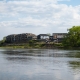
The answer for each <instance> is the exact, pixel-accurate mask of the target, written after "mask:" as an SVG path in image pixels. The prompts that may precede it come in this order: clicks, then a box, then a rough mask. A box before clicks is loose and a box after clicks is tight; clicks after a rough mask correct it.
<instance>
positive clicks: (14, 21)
mask: <svg viewBox="0 0 80 80" xmlns="http://www.w3.org/2000/svg"><path fill="white" fill-rule="evenodd" d="M79 25H80V0H0V40H1V39H3V37H5V36H7V35H10V34H20V33H33V34H36V35H38V34H47V33H50V34H52V33H66V32H67V29H69V28H71V27H72V26H79Z"/></svg>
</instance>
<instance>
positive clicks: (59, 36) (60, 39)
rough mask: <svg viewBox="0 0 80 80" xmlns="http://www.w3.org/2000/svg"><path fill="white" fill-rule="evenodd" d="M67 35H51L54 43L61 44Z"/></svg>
mask: <svg viewBox="0 0 80 80" xmlns="http://www.w3.org/2000/svg"><path fill="white" fill-rule="evenodd" d="M66 35H67V33H53V34H52V36H53V38H54V42H62V40H63V38H64V37H65V36H66Z"/></svg>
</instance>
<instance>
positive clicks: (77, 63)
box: [0, 49, 80, 80]
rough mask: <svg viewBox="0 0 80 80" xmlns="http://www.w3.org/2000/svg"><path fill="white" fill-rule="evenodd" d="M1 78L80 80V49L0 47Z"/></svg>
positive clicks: (8, 79) (0, 79)
mask: <svg viewBox="0 0 80 80" xmlns="http://www.w3.org/2000/svg"><path fill="white" fill-rule="evenodd" d="M0 80H80V50H60V49H0Z"/></svg>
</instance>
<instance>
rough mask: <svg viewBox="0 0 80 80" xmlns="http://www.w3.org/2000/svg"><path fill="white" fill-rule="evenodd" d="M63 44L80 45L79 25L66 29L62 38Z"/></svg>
mask: <svg viewBox="0 0 80 80" xmlns="http://www.w3.org/2000/svg"><path fill="white" fill-rule="evenodd" d="M63 45H64V46H71V47H80V26H73V27H72V28H70V29H68V34H67V35H66V37H65V38H64V40H63Z"/></svg>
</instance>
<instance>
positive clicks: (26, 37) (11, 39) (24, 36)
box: [6, 33, 37, 43]
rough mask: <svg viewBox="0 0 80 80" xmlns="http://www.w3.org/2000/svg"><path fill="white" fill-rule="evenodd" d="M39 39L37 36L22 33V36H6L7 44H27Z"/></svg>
mask: <svg viewBox="0 0 80 80" xmlns="http://www.w3.org/2000/svg"><path fill="white" fill-rule="evenodd" d="M35 39H37V36H36V35H35V34H32V33H22V34H12V35H8V36H6V42H10V43H13V42H18V43H19V42H26V41H28V40H35Z"/></svg>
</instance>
